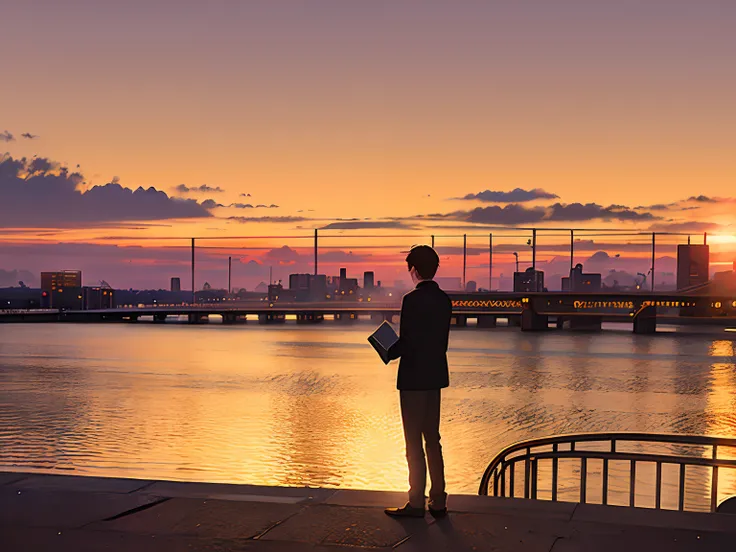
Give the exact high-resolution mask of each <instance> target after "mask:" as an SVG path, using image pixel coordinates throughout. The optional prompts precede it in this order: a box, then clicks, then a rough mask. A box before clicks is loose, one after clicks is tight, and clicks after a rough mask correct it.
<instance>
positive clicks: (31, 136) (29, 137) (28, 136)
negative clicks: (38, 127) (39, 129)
mask: <svg viewBox="0 0 736 552" xmlns="http://www.w3.org/2000/svg"><path fill="white" fill-rule="evenodd" d="M21 136H22V137H23V138H26V139H28V140H35V139H36V138H38V134H31V133H30V132H24V133H23V134H21Z"/></svg>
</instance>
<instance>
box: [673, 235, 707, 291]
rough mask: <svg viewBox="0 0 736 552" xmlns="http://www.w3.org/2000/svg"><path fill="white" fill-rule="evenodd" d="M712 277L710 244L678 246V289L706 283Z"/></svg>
mask: <svg viewBox="0 0 736 552" xmlns="http://www.w3.org/2000/svg"><path fill="white" fill-rule="evenodd" d="M709 279H710V246H709V245H690V244H687V245H682V244H681V245H678V246H677V289H685V288H689V287H692V286H697V285H701V284H705V283H707V282H708V280H709Z"/></svg>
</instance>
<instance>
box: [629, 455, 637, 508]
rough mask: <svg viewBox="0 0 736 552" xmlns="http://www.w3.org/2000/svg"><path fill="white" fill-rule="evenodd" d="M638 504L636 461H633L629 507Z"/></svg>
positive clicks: (630, 476)
mask: <svg viewBox="0 0 736 552" xmlns="http://www.w3.org/2000/svg"><path fill="white" fill-rule="evenodd" d="M635 503H636V460H632V461H631V474H630V475H629V506H634V504H635Z"/></svg>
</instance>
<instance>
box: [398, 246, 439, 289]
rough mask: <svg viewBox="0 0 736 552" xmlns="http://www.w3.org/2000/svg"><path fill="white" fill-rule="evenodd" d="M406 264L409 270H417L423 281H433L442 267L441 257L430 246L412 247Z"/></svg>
mask: <svg viewBox="0 0 736 552" xmlns="http://www.w3.org/2000/svg"><path fill="white" fill-rule="evenodd" d="M406 264H407V265H408V266H409V270H411V269H412V268H416V269H417V274H418V275H419V277H420V278H421V279H422V280H431V279H432V278H434V275H435V274H437V268H438V267H439V266H440V257H439V255H437V252H436V251H435V250H434V249H432V248H431V247H429V246H428V245H412V246H411V249H410V250H409V254H408V255H407V256H406Z"/></svg>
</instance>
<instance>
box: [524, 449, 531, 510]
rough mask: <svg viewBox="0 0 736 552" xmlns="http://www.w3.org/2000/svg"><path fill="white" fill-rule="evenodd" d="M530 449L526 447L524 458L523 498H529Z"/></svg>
mask: <svg viewBox="0 0 736 552" xmlns="http://www.w3.org/2000/svg"><path fill="white" fill-rule="evenodd" d="M530 454H531V450H530V449H528V448H527V449H526V458H524V498H529V472H530V471H531V470H530V469H529V455H530Z"/></svg>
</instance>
